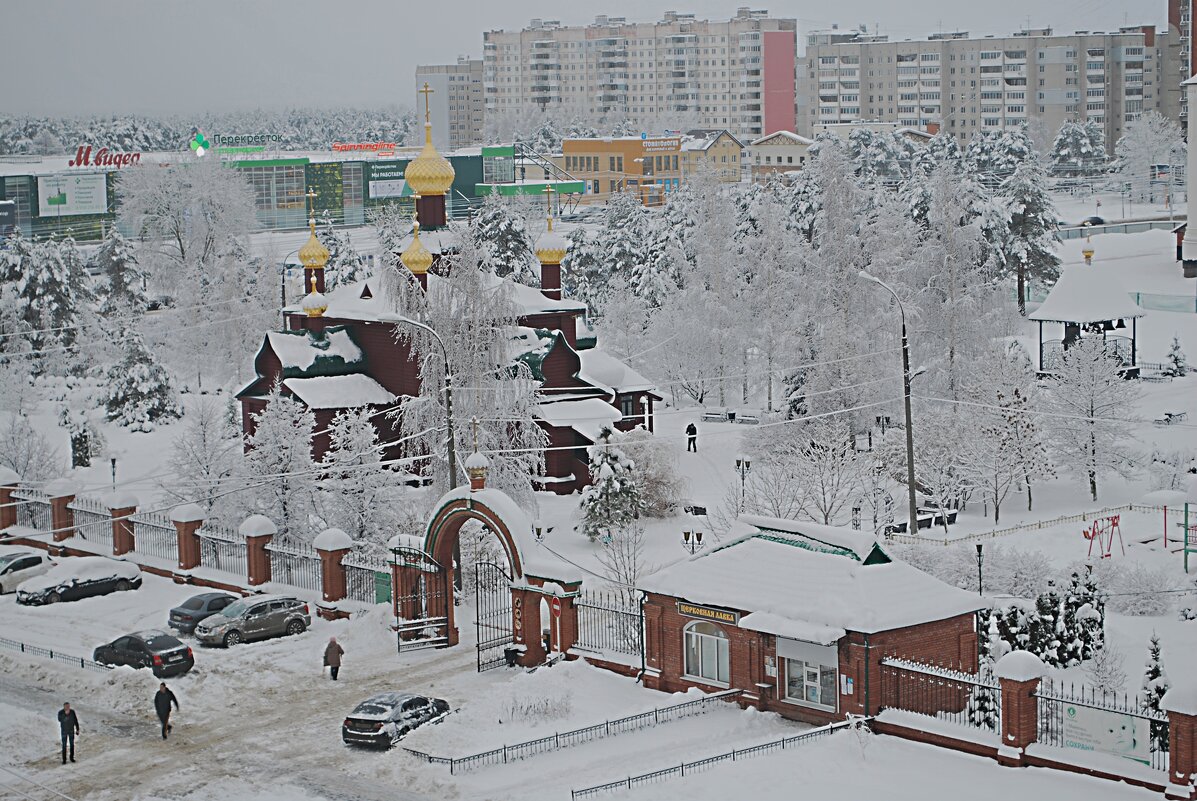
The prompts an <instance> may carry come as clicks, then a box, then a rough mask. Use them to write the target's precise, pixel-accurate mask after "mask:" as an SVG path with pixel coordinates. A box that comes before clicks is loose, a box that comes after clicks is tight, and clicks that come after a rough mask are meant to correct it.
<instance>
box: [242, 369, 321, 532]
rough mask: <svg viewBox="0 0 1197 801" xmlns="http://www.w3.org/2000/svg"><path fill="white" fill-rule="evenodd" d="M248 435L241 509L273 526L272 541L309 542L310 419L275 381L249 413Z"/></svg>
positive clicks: (311, 488)
mask: <svg viewBox="0 0 1197 801" xmlns="http://www.w3.org/2000/svg"><path fill="white" fill-rule="evenodd" d="M253 420H254V429H253V433H252V434H251V435H250V436H248V437H247V438H246V446H247V448H248V450H247V451H246V454H245V458H244V460H243V471H244V475H243V476H242V477H241V480H242V481H244V482H245V484H246V485H247V487H248V492H247V497H246V498H245V500H247V501H248V503H247V507H248V508H247V511H248V512H251V513H257V514H263V515H266V516H267V517H269V518H270V519H271V520H273V521H274V523H275V525H277V526H278V528H279V534H278V540H277V541H278V542H281V543H283V544H295V543H300V542H309V541H311V539H312V537H313V534H314V532H313V531H312V514H313V512H314V511H315V508H314V501H315V492H316V463H315V462H314V461H313V460H312V433H313V431H314V430H315V428H316V417H315V415H314V414H312V412H311V410H310V409H308V408H307V407H306V406H304V405H303V404H302V403H300V402H299V401H297V400H295V399H294V398H292V397H290V396H288V395H284V394H282V391H281V387H280V385H279V384H275V385H274V386H273V387H272V388H271V390H270V394H269V395H267V396H266V408H265V409H263V410H262V411H261V412H259V413H258V414H256V415H254V418H253Z"/></svg>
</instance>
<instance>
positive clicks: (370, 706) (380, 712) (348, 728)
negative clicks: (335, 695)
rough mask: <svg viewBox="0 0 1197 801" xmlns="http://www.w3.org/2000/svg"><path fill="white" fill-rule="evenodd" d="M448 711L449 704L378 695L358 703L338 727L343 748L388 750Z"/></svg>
mask: <svg viewBox="0 0 1197 801" xmlns="http://www.w3.org/2000/svg"><path fill="white" fill-rule="evenodd" d="M448 712H449V703H448V702H447V701H442V700H441V699H440V698H426V697H425V696H422V695H408V694H407V693H380V694H378V695H375V696H372V697H370V698H367V699H366V700H365V701H362V702H361V703H360V704H358V705H357V706H356V707H354V709H353V711H352V712H350V713H349V717H347V718H345V722H344V723H342V724H341V740H342V741H344V743H345V744H346V745H373V746H377V747H379V748H390V747H391V746H393V745H394V744H395V743H397V742H399V741H400V740H402V739H403V738H404V737H406V736H407V733H408V732H410V731H411V730H412V729H414V728H416V727H417V726H422V725H424V724H425V723H439V722H440V721H441V719H443V718H444V716H445V715H446V714H447V713H448Z"/></svg>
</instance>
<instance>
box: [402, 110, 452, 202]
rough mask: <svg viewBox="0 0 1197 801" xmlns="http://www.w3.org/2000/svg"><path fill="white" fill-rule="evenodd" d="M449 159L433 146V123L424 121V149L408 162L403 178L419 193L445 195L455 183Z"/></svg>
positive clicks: (413, 190) (414, 191) (412, 189)
mask: <svg viewBox="0 0 1197 801" xmlns="http://www.w3.org/2000/svg"><path fill="white" fill-rule="evenodd" d="M456 174H457V173H455V172H454V171H453V165H452V164H450V163H449V160H448V159H447V158H445V157H444V156H442V155H441V154H440V153H438V152H436V148H435V147H433V146H432V123H430V122H425V123H424V149H423V150H421V151H420V155H418V156H416V158H415V159H414V160H412V161H411V162H409V163H408V165H407V169H405V170H404V171H403V179H404V180H405V181H407V185H408V186H409V187H411V191H412V192H413V193H415V194H417V195H443V194H445V193H446V192H448V191H449V187H450V186H452V185H453V177H454V176H455V175H456Z"/></svg>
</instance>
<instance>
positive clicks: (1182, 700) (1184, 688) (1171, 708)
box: [1160, 676, 1197, 717]
mask: <svg viewBox="0 0 1197 801" xmlns="http://www.w3.org/2000/svg"><path fill="white" fill-rule="evenodd" d="M1180 681H1181V683H1179V684H1175V685H1173V686H1172V689H1170V690H1168V692H1166V693H1164V697H1163V699H1162V700H1161V701H1160V708H1161V709H1163V710H1164V711H1166V712H1175V713H1177V714H1178V715H1191V716H1193V717H1197V681H1192V680H1191V679H1190V678H1189V677H1188V676H1185V677H1184V678H1182V679H1181V680H1180Z"/></svg>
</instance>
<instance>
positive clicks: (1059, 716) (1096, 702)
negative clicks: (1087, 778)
mask: <svg viewBox="0 0 1197 801" xmlns="http://www.w3.org/2000/svg"><path fill="white" fill-rule="evenodd" d="M1035 697H1036V698H1037V699H1039V703H1038V707H1039V736H1038V742H1040V743H1043V744H1044V745H1051V746H1056V747H1057V748H1065V747H1067V744H1066V742H1065V725H1064V717H1065V715H1066V714H1067V713H1066V711H1065V710H1066V708H1067V707H1070V706H1072V707H1078V706H1079V707H1085V708H1087V709H1098V710H1103V711H1106V712H1115V713H1118V714H1120V715H1127V716H1128V717H1132V718H1137V719H1139V720H1145V721H1147V722H1148V728H1147V731H1148V732H1149V735H1148V743H1149V749H1150V752H1151V767H1152V768H1154V769H1155V770H1161V771H1164V772H1165V773H1166V772H1167V771H1168V746H1169V742H1168V715H1167V713H1165V712H1152V711H1151V710H1149V709H1144V708H1143V707H1142V706H1140V705H1139V703H1138V699H1137V698H1135V697H1134V696H1132V695H1130V694H1129V693H1125V692H1123V693H1115V692H1106V691H1105V690H1097V689H1096V688H1093V687H1086V686H1085V685H1079V686H1078V685H1076V684H1072V683H1069V684H1068V685H1065V684H1064V682H1055V681H1053V680H1052V679H1050V678H1049V679H1044V680H1043V681H1042V682H1041V683H1040V684H1039V690H1038V691H1037V692H1036V693H1035Z"/></svg>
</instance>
